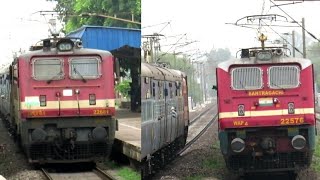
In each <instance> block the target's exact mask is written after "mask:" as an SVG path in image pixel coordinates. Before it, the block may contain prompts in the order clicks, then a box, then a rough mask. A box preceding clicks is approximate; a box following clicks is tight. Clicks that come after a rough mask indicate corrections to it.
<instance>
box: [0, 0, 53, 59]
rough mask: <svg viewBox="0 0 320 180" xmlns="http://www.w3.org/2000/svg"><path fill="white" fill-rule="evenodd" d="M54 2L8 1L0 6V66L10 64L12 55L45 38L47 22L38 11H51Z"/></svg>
mask: <svg viewBox="0 0 320 180" xmlns="http://www.w3.org/2000/svg"><path fill="white" fill-rule="evenodd" d="M54 7H55V3H54V2H50V1H46V0H28V1H26V0H10V1H6V3H4V4H3V5H1V6H0V22H1V31H0V32H1V33H0V41H1V43H0V48H1V53H0V65H4V64H8V63H10V62H11V61H12V60H13V59H12V54H13V53H14V52H17V51H19V50H20V49H21V50H28V49H29V47H30V45H32V44H34V43H36V42H38V41H39V40H41V39H44V38H47V37H48V35H49V33H48V23H47V22H48V20H49V19H51V18H53V16H52V17H51V15H50V16H46V17H44V16H42V15H40V12H39V11H46V10H47V11H48V10H53V8H54Z"/></svg>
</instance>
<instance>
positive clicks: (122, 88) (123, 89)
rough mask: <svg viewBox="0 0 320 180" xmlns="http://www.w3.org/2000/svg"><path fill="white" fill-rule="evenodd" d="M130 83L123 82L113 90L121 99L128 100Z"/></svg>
mask: <svg viewBox="0 0 320 180" xmlns="http://www.w3.org/2000/svg"><path fill="white" fill-rule="evenodd" d="M130 83H131V82H130V81H129V80H123V81H121V82H120V83H119V84H117V85H116V86H115V90H116V91H118V92H120V93H121V95H122V96H123V97H125V98H128V97H130V95H129V91H130V89H131V88H130Z"/></svg>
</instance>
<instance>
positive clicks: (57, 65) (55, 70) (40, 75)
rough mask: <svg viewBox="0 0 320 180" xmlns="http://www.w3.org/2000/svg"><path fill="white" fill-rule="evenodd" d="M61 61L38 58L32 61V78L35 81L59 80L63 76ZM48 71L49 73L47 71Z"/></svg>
mask: <svg viewBox="0 0 320 180" xmlns="http://www.w3.org/2000/svg"><path fill="white" fill-rule="evenodd" d="M62 67H63V61H62V59H53V58H52V59H51V58H45V59H43V58H41V59H40V58H39V59H35V60H34V61H33V78H34V79H36V80H59V79H62V78H63V76H64V74H63V68H62ZM48 69H50V71H48Z"/></svg>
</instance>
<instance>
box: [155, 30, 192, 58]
mask: <svg viewBox="0 0 320 180" xmlns="http://www.w3.org/2000/svg"><path fill="white" fill-rule="evenodd" d="M186 35H187V33H185V34H183V36H181V37H180V38H179V39H178V40H177V41H176V42H175V43H174V44H173V45H172V46H171V47H170V48H169V49H168V50H167V51H166V52H165V53H164V54H161V55H160V57H158V58H157V62H158V61H159V60H160V58H161V57H163V56H165V55H166V54H168V52H169V51H170V50H171V49H172V48H173V47H174V46H175V45H176V44H177V43H179V41H180V40H181V39H182V38H183V37H184V36H186Z"/></svg>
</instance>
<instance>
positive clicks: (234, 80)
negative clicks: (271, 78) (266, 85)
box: [231, 67, 262, 90]
mask: <svg viewBox="0 0 320 180" xmlns="http://www.w3.org/2000/svg"><path fill="white" fill-rule="evenodd" d="M231 87H232V89H234V90H254V89H261V88H262V70H261V69H260V68H258V67H238V68H233V69H232V70H231Z"/></svg>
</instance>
